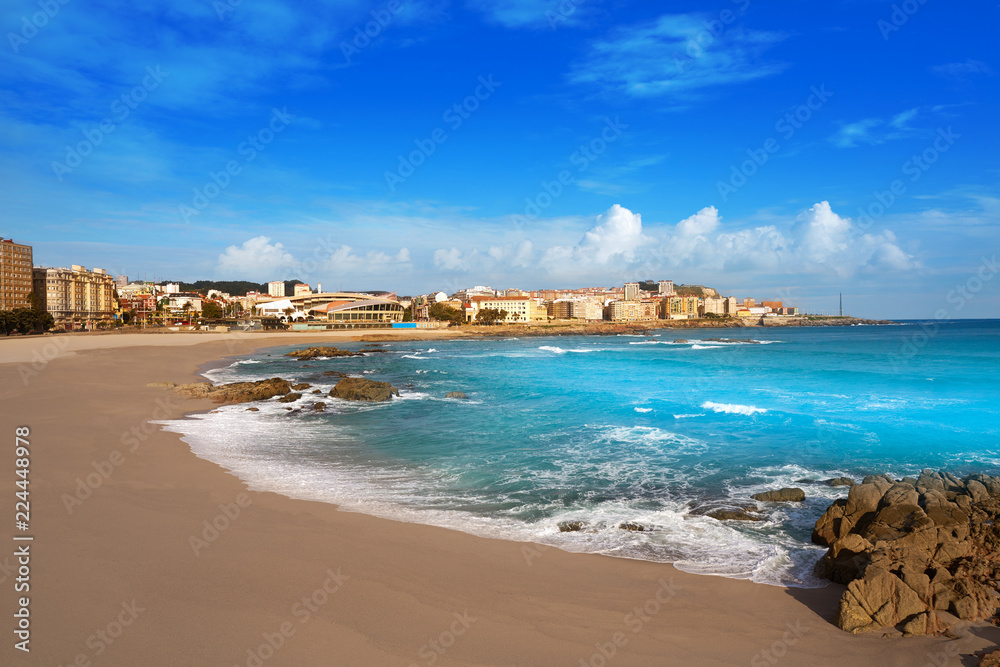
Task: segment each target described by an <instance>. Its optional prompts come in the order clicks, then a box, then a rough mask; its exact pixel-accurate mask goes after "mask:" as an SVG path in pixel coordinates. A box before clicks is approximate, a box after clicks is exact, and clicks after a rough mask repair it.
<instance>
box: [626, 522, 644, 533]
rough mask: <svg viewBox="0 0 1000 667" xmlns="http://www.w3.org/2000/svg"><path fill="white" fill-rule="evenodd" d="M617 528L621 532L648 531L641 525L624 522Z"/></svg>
mask: <svg viewBox="0 0 1000 667" xmlns="http://www.w3.org/2000/svg"><path fill="white" fill-rule="evenodd" d="M618 527H619V528H621V529H622V530H631V531H635V532H639V533H641V532H644V531H647V530H649V528H646V527H645V526H644V525H642V524H641V523H636V522H635V521H626V522H624V523H622V524H620V525H619V526H618Z"/></svg>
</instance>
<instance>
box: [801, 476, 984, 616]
mask: <svg viewBox="0 0 1000 667" xmlns="http://www.w3.org/2000/svg"><path fill="white" fill-rule="evenodd" d="M997 518H1000V479H998V478H995V477H989V476H987V475H970V476H968V477H966V478H964V479H959V478H957V477H955V476H954V475H951V474H949V473H945V472H940V473H937V472H932V471H930V470H925V471H923V473H922V474H921V475H920V476H919V477H916V478H912V477H908V478H904V479H903V480H899V481H895V480H892V479H891V478H889V477H887V476H885V475H877V476H869V477H866V478H865V480H864V482H862V483H861V484H858V485H856V486H854V487H852V488H851V490H850V492H849V494H848V496H847V498H846V499H841V500H837V501H836V502H834V503H833V505H831V506H830V507H829V508H828V509H827V511H826V512H825V513H824V514H823V516H822V517H820V519H819V520H818V521H817V522H816V526H815V528H814V530H813V535H812V540H813V542H815V543H817V544H821V545H823V546H827V547H829V550H828V551H827V553H826V555H825V556H824V557H823V559H822V560H821V561H820V562H819V563H818V565H817V574H819V575H820V576H823V577H825V578H827V579H830V580H831V581H836V582H839V583H842V584H846V585H847V591H846V592H845V593H844V595H843V597H842V598H841V600H840V605H839V607H838V610H837V614H836V617H835V619H834V622H835V623H836V624H837V626H838V627H840V628H842V629H844V630H847V631H848V632H852V633H858V632H867V631H870V630H877V629H880V628H885V627H898V628H899V629H900V630H902V631H903V632H904V633H905V634H910V635H917V634H936V633H942V632H945V631H946V630H948V628H950V627H951V626H952V625H954V623H955V622H957V621H958V620H963V621H979V620H986V619H991V618H993V617H994V615H995V614H996V611H997V608H998V606H1000V524H995V523H994V522H995V520H996V519H997Z"/></svg>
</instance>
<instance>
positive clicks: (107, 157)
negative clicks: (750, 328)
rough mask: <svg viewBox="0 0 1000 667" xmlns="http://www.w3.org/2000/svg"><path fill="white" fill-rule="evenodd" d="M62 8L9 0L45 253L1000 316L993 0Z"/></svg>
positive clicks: (11, 135)
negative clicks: (708, 291)
mask: <svg viewBox="0 0 1000 667" xmlns="http://www.w3.org/2000/svg"><path fill="white" fill-rule="evenodd" d="M64 2H65V4H61V3H60V0H41V2H39V0H35V2H24V1H20V0H18V1H14V2H8V3H5V4H4V6H3V8H2V9H0V26H2V28H3V33H4V39H3V43H2V44H0V95H2V105H0V114H2V117H0V176H2V183H3V185H2V186H0V187H2V203H3V211H4V213H3V223H2V225H0V235H3V236H12V237H14V238H15V239H16V240H18V241H21V242H26V243H29V244H31V245H33V246H34V248H35V261H36V264H40V265H54V266H60V265H69V264H84V265H87V266H99V267H103V268H106V269H108V270H109V271H112V272H114V273H116V274H117V273H125V274H127V275H129V276H130V277H133V278H135V277H140V278H143V277H144V278H147V279H157V280H160V279H178V280H194V279H200V278H218V279H248V280H254V281H267V280H273V279H283V278H300V279H303V280H305V281H307V282H310V283H311V284H313V285H314V286H315V284H316V283H317V282H322V283H323V287H324V289H330V288H344V289H376V288H378V289H387V290H398V291H399V292H400V293H404V294H412V293H420V292H427V291H430V290H439V289H440V290H445V291H453V290H455V289H458V288H461V287H465V286H470V285H473V284H490V285H493V286H494V287H515V286H516V287H522V288H540V287H579V286H587V285H612V284H621V283H623V282H625V281H626V280H631V279H645V278H651V279H661V278H663V279H673V280H674V281H676V282H678V283H700V284H707V285H711V286H714V287H716V288H718V289H720V290H721V291H722V292H724V293H726V294H732V295H735V296H739V297H743V296H754V297H756V298H758V299H761V298H766V299H783V300H785V301H786V302H790V303H795V304H797V305H800V306H803V307H805V308H807V309H809V310H812V311H823V310H825V311H832V310H833V309H834V308H835V304H836V299H837V294H838V293H839V292H843V293H844V295H845V302H846V303H847V309H848V310H849V311H850V312H852V313H854V314H858V315H864V316H886V317H933V316H935V315H938V316H946V317H995V316H997V315H998V312H1000V296H998V292H1000V291H998V286H1000V278H998V279H997V280H992V278H993V277H994V275H995V274H996V272H997V268H996V267H995V265H994V264H992V258H993V257H994V255H995V254H996V252H997V250H998V247H997V246H998V245H1000V243H998V240H1000V227H998V225H1000V196H998V188H997V183H998V176H1000V169H998V167H1000V156H998V151H997V148H998V147H1000V129H998V127H997V123H996V117H997V111H998V102H1000V85H998V84H1000V76H998V75H1000V61H998V59H997V57H996V56H997V49H996V46H995V36H994V34H993V32H994V30H995V26H996V25H997V20H998V18H1000V16H998V15H1000V9H998V8H997V7H995V6H986V5H984V4H981V3H980V4H978V5H976V6H975V9H971V8H965V7H964V6H954V5H948V4H945V3H937V2H934V1H933V0H927V1H926V2H925V3H924V4H920V3H919V2H918V1H917V0H912V3H902V4H896V5H894V4H893V3H888V2H876V1H871V0H848V1H844V2H837V1H834V2H828V3H822V4H819V5H817V3H808V2H786V3H780V5H778V6H775V3H767V4H765V3H759V2H755V1H754V0H739V1H736V2H734V1H730V0H725V1H720V2H716V3H697V4H695V3H684V2H674V3H640V2H629V1H626V0H617V1H615V2H600V1H598V0H578V1H577V2H573V1H572V0H565V1H563V2H545V1H538V2H529V1H527V0H452V1H448V0H409V1H407V0H401V1H399V2H396V1H395V0H394V1H393V2H391V3H386V2H382V3H369V2H349V1H339V2H332V3H331V2H315V3H310V5H309V6H308V7H304V8H301V9H300V8H297V7H295V6H294V5H292V4H290V3H281V2H274V1H272V0H172V1H170V2H166V1H161V0H137V1H136V2H132V3H127V4H122V3H118V2H108V1H105V0H94V1H92V2H87V3H84V2H80V1H79V0H64ZM894 6H895V7H897V8H898V9H895V10H894ZM907 12H909V13H907ZM366 30H367V33H368V34H367V35H366V34H365V32H366Z"/></svg>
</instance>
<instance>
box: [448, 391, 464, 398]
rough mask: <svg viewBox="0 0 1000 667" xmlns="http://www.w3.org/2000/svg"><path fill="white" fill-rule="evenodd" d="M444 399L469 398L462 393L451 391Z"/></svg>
mask: <svg viewBox="0 0 1000 667" xmlns="http://www.w3.org/2000/svg"><path fill="white" fill-rule="evenodd" d="M444 397H445V398H463V399H464V398H469V397H468V396H466V395H465V394H464V393H463V392H461V391H449V392H448V393H447V394H445V395H444Z"/></svg>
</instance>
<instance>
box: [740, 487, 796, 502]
mask: <svg viewBox="0 0 1000 667" xmlns="http://www.w3.org/2000/svg"><path fill="white" fill-rule="evenodd" d="M750 497H751V498H753V499H754V500H763V501H765V502H771V503H801V502H802V501H803V500H805V499H806V492H805V491H803V490H802V489H797V488H794V489H793V488H784V489H777V490H776V491H765V492H764V493H755V494H753V495H752V496H750Z"/></svg>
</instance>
